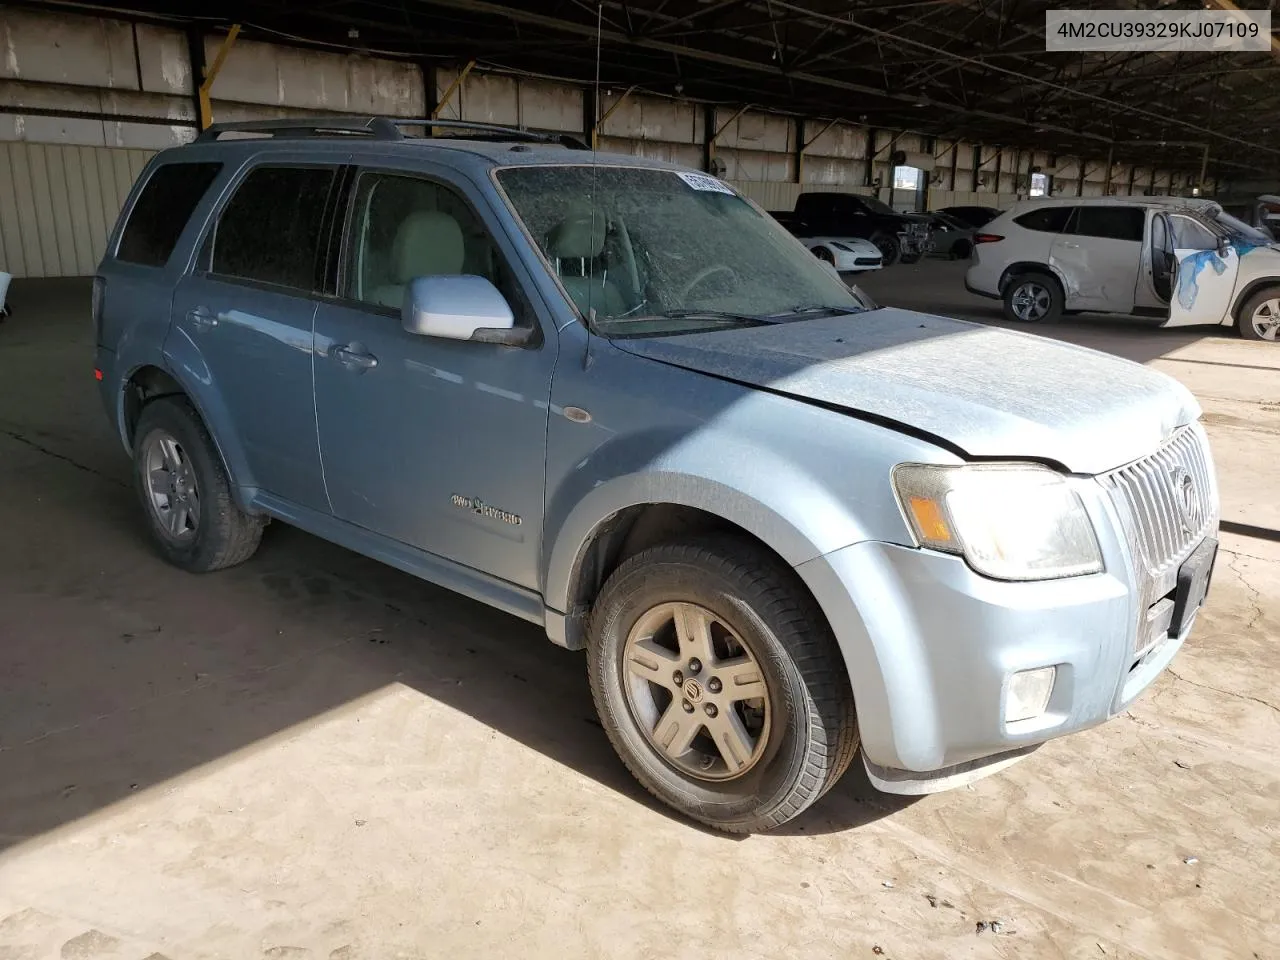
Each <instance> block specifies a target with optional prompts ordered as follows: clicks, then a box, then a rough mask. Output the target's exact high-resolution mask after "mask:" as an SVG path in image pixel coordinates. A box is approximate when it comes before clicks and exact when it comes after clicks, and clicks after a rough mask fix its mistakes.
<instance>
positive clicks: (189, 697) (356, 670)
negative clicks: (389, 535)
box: [0, 282, 904, 848]
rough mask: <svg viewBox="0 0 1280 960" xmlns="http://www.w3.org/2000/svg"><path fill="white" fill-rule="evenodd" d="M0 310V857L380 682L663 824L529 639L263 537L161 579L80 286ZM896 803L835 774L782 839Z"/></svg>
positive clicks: (547, 656)
mask: <svg viewBox="0 0 1280 960" xmlns="http://www.w3.org/2000/svg"><path fill="white" fill-rule="evenodd" d="M13 301H14V307H15V317H14V319H13V320H12V321H10V322H8V323H6V324H5V325H3V326H0V530H2V531H4V536H3V538H0V848H4V847H9V846H12V845H14V844H17V843H21V842H24V841H26V840H29V839H32V838H35V837H38V836H40V835H41V834H44V833H47V832H48V831H50V830H53V829H55V828H57V827H59V826H61V825H63V824H67V823H70V822H72V821H75V820H78V819H80V818H82V817H86V816H90V815H92V814H93V813H95V812H96V811H99V810H101V809H103V808H104V807H107V806H109V805H110V804H112V803H115V802H117V801H120V800H123V799H126V798H128V797H129V796H131V795H133V794H135V793H136V792H137V791H140V790H144V789H146V788H148V787H152V786H155V785H158V784H163V783H165V782H167V781H170V780H172V779H173V778H176V777H181V776H183V775H184V774H186V773H188V772H189V771H194V770H196V769H197V768H200V767H202V766H204V765H206V764H211V763H216V762H218V761H221V760H223V759H224V758H227V757H229V756H231V755H233V754H236V753H237V752H238V751H242V750H246V749H255V748H257V747H259V746H260V745H262V744H263V742H264V741H266V740H268V739H269V738H272V737H275V736H277V735H280V734H284V735H288V734H289V732H290V731H294V730H296V729H297V728H298V727H299V725H304V726H305V725H307V724H311V723H315V722H324V718H325V716H326V714H329V713H330V712H331V711H334V710H337V709H339V708H341V707H343V706H344V705H345V704H349V703H351V702H352V701H354V700H357V699H358V698H360V697H362V696H365V695H367V694H370V693H372V692H374V691H376V690H380V689H383V688H385V687H387V686H388V685H392V684H402V685H405V686H407V687H409V688H412V689H415V690H418V691H420V692H421V693H422V694H424V695H426V696H429V697H431V698H433V699H435V700H437V701H439V702H441V703H444V704H447V705H449V706H450V707H453V708H455V709H457V710H459V711H462V712H464V713H466V714H468V715H470V716H471V717H474V718H475V719H476V720H478V721H479V722H481V723H483V724H485V725H486V726H488V727H490V728H491V729H493V730H495V731H497V732H498V733H500V734H502V735H504V736H507V737H510V738H511V739H513V740H515V741H518V742H520V743H522V744H524V745H526V746H528V747H530V748H532V749H534V750H537V751H539V752H540V753H542V754H544V755H545V756H547V757H549V758H551V759H553V760H555V761H556V762H558V763H560V764H563V765H564V766H566V767H569V768H572V769H574V770H576V771H579V772H580V773H582V774H584V775H586V776H589V777H591V778H593V779H594V780H596V781H598V782H599V783H601V784H603V785H605V786H607V787H610V788H612V789H614V790H617V791H619V792H621V793H623V794H625V795H627V796H629V797H631V798H633V799H634V800H635V801H636V802H638V803H644V804H647V805H649V806H650V807H652V808H653V809H656V810H661V811H662V812H663V813H664V814H667V813H668V811H667V808H665V807H664V806H661V805H660V804H658V803H657V801H655V800H653V799H652V798H650V797H649V795H648V794H647V793H646V792H645V791H644V790H643V789H642V788H640V787H639V786H638V785H637V784H636V783H635V781H634V780H633V779H632V778H631V776H630V775H629V774H628V773H627V772H626V770H625V769H624V768H623V766H622V764H621V762H620V761H619V760H618V759H617V758H616V757H615V755H614V753H613V751H612V749H611V747H610V745H609V743H608V740H607V739H606V737H605V734H604V732H603V730H602V729H601V728H600V725H599V723H598V721H597V720H596V717H595V711H594V707H593V705H592V703H591V698H590V695H589V692H588V689H587V683H586V670H585V664H584V662H583V659H582V655H581V654H576V653H570V652H568V651H565V650H562V649H560V648H558V647H555V646H553V645H552V644H550V643H549V642H548V641H547V639H546V637H545V635H544V634H543V633H542V631H541V630H540V629H539V628H536V627H534V626H532V625H530V624H528V623H525V622H523V621H520V620H517V619H514V618H512V617H509V616H507V615H505V614H503V613H500V612H498V611H495V610H493V609H491V608H489V607H486V606H483V605H481V604H478V603H475V602H473V601H470V600H467V599H465V598H463V597H460V596H458V595H456V594H453V593H450V592H448V591H445V590H441V589H438V588H436V587H433V586H431V585H430V584H427V583H424V582H422V581H420V580H418V579H416V578H413V577H410V576H408V575H406V574H402V573H400V572H398V571H396V570H393V569H391V568H389V567H386V566H384V565H382V564H379V563H377V562H375V561H372V560H368V559H366V558H363V557H360V556H358V555H356V554H353V553H350V552H349V551H346V550H344V549H342V548H340V547H337V546H334V545H332V544H329V543H327V542H324V541H321V540H318V539H316V538H314V537H311V536H309V535H307V534H305V533H302V532H300V531H298V530H295V529H291V528H289V527H287V526H284V525H282V524H273V525H272V526H271V527H270V528H269V529H268V530H267V535H266V536H265V538H264V541H263V545H262V548H261V550H260V551H259V553H258V554H257V555H256V556H255V557H254V558H253V559H252V560H251V561H250V562H249V563H247V564H245V565H243V566H241V567H238V568H235V569H232V570H227V571H223V572H221V573H217V574H212V575H207V576H192V575H189V574H185V573H182V572H181V571H179V570H176V569H174V568H172V567H170V566H168V565H167V564H165V563H163V562H162V561H161V560H160V559H158V557H157V556H156V555H155V554H154V553H153V552H152V551H151V549H150V548H149V546H148V545H147V543H146V542H145V541H144V539H143V533H142V527H141V524H140V515H139V510H138V506H137V504H136V503H135V500H134V494H133V491H132V490H131V488H130V487H129V485H128V478H129V469H128V461H127V459H126V457H125V454H124V453H123V451H122V450H121V449H120V447H119V445H118V444H117V443H116V441H115V440H114V438H113V437H112V436H111V434H110V431H109V430H108V428H107V424H106V419H105V417H104V416H103V413H102V410H101V408H100V405H99V402H98V399H97V396H96V391H95V388H94V383H93V379H92V374H91V370H92V357H91V354H90V349H89V342H88V341H89V339H90V336H89V331H88V330H87V324H86V325H85V327H79V326H77V323H78V322H79V321H80V320H81V319H82V318H84V316H85V313H87V311H86V310H85V306H86V305H87V284H83V283H79V282H76V283H54V282H45V283H44V284H40V285H31V284H18V285H16V286H15V291H14V297H13ZM37 318H39V319H37ZM67 318H71V319H70V320H68V319H67ZM903 805H904V804H903V803H900V802H898V801H896V800H895V799H893V798H885V797H881V796H880V795H879V794H877V793H876V792H875V791H874V790H872V788H871V787H870V785H869V783H867V781H866V777H865V774H864V773H863V771H862V769H861V765H860V763H858V762H857V761H855V765H854V768H853V769H852V770H851V772H850V775H848V776H847V777H846V778H845V780H844V781H842V782H841V783H840V784H838V785H837V786H836V787H835V788H833V790H832V791H831V793H829V794H828V795H827V797H825V798H824V799H823V800H822V802H821V803H820V804H819V805H818V806H817V807H816V808H815V809H814V810H813V811H812V812H811V813H810V814H808V815H806V816H805V817H803V818H802V819H800V820H799V821H798V822H796V823H794V824H791V825H789V827H788V830H789V831H790V832H797V833H806V832H807V833H822V832H829V831H837V830H847V829H850V828H854V827H857V826H859V825H862V824H865V823H868V822H870V821H873V820H876V819H879V818H881V817H884V816H887V815H890V814H892V813H893V812H895V811H896V810H898V809H901V807H902V806H903Z"/></svg>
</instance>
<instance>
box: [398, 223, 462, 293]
mask: <svg viewBox="0 0 1280 960" xmlns="http://www.w3.org/2000/svg"><path fill="white" fill-rule="evenodd" d="M391 258H392V264H393V266H394V268H395V275H396V282H397V283H408V282H409V281H410V280H412V279H413V278H414V277H427V276H436V275H446V276H448V275H453V274H458V273H461V272H462V264H463V261H464V260H465V258H466V250H465V247H464V245H463V241H462V228H461V227H459V226H458V221H457V220H455V219H453V217H451V216H449V214H447V213H442V212H441V211H439V210H419V211H417V212H415V213H411V214H409V215H408V216H407V217H405V218H404V222H403V223H401V224H400V229H399V230H397V231H396V239H395V242H394V244H393V245H392V248H391Z"/></svg>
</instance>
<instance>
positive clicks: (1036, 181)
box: [1031, 173, 1049, 197]
mask: <svg viewBox="0 0 1280 960" xmlns="http://www.w3.org/2000/svg"><path fill="white" fill-rule="evenodd" d="M1048 192H1049V175H1048V174H1047V173H1033V174H1032V175H1031V196H1033V197H1043V196H1044V195H1045V194H1047V193H1048Z"/></svg>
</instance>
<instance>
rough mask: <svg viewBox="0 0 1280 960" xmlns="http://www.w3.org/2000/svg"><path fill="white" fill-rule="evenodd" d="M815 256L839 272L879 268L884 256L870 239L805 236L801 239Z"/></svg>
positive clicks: (855, 271)
mask: <svg viewBox="0 0 1280 960" xmlns="http://www.w3.org/2000/svg"><path fill="white" fill-rule="evenodd" d="M800 242H801V243H803V244H804V245H805V246H806V247H808V248H809V249H810V250H811V251H812V252H813V255H814V256H815V257H817V258H818V259H819V260H822V261H824V262H826V263H829V264H831V265H832V266H833V267H835V268H836V272H837V273H862V272H863V271H866V270H879V269H880V268H881V267H882V266H883V265H884V256H883V255H882V254H881V253H880V249H879V247H877V246H876V245H875V244H874V243H872V242H871V241H870V240H860V239H859V238H857V237H804V238H802V239H801V241H800Z"/></svg>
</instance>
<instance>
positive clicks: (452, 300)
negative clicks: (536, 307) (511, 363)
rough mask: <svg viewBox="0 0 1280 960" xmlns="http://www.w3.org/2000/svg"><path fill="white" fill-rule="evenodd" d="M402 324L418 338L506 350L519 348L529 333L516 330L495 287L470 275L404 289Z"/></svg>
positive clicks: (412, 284) (426, 281)
mask: <svg viewBox="0 0 1280 960" xmlns="http://www.w3.org/2000/svg"><path fill="white" fill-rule="evenodd" d="M401 323H402V324H403V326H404V328H405V330H406V331H408V332H409V333H413V334H416V335H418V336H421V337H439V338H441V339H443V340H474V341H478V342H481V343H500V344H505V345H508V346H522V345H523V344H525V343H527V342H528V341H529V338H530V335H531V333H532V331H531V330H529V329H527V328H517V327H516V325H515V315H514V314H513V313H512V312H511V306H510V305H509V304H508V303H507V301H506V299H505V298H504V297H503V296H502V294H501V293H499V292H498V288H497V287H495V286H494V285H493V284H492V283H490V282H489V281H488V280H486V279H485V278H484V277H476V276H469V275H449V276H430V277H415V278H414V279H413V280H411V281H410V282H409V284H408V286H406V287H405V291H404V306H403V309H402V312H401Z"/></svg>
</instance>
